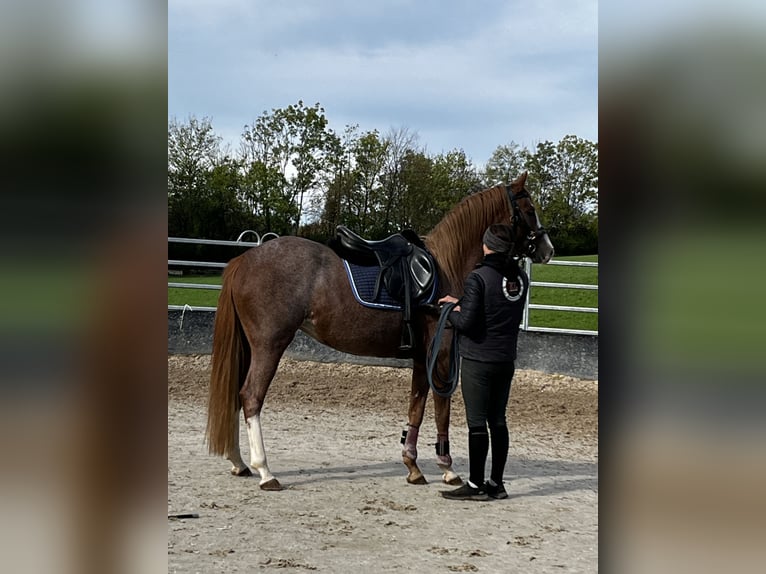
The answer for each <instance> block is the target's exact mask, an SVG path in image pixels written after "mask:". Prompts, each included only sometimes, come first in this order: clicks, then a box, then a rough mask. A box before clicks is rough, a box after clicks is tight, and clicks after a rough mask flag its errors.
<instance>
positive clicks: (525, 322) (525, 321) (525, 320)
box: [521, 259, 598, 335]
mask: <svg viewBox="0 0 766 574" xmlns="http://www.w3.org/2000/svg"><path fill="white" fill-rule="evenodd" d="M547 264H548V265H562V266H567V267H598V263H596V262H594V261H562V260H554V261H549V262H548V263H547ZM524 269H525V271H526V272H527V277H529V289H527V298H526V301H525V305H524V314H523V316H522V319H521V329H522V330H523V331H536V332H538V333H567V334H570V335H598V331H593V330H590V329H561V328H558V327H535V326H533V325H530V324H529V311H530V309H538V310H544V311H565V312H569V313H598V307H575V306H569V305H541V304H537V303H530V302H529V300H530V296H531V292H532V288H533V287H549V288H553V289H582V290H590V291H598V285H590V284H587V283H555V282H551V281H533V280H532V262H531V261H530V260H529V259H525V260H524Z"/></svg>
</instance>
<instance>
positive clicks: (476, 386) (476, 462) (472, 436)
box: [460, 359, 514, 486]
mask: <svg viewBox="0 0 766 574" xmlns="http://www.w3.org/2000/svg"><path fill="white" fill-rule="evenodd" d="M513 372H514V364H513V362H510V363H482V362H480V361H473V360H470V359H463V362H462V366H461V385H460V386H461V389H462V392H463V401H464V402H465V415H466V419H467V421H468V459H469V467H470V468H469V470H470V481H471V482H472V483H473V484H474V485H476V486H481V485H482V484H484V470H485V465H486V462H487V452H488V451H489V447H490V442H491V444H492V467H491V470H490V478H491V479H492V480H493V481H494V482H495V483H496V484H501V483H502V482H503V472H504V470H505V463H506V460H507V458H508V427H507V426H506V423H505V409H506V407H507V406H508V396H509V395H510V393H511V380H512V379H513ZM487 426H489V435H488V434H487Z"/></svg>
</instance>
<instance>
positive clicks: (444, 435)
mask: <svg viewBox="0 0 766 574" xmlns="http://www.w3.org/2000/svg"><path fill="white" fill-rule="evenodd" d="M451 400H452V399H451V397H440V396H439V395H437V394H435V393H434V417H435V419H436V464H437V465H438V466H439V468H440V469H441V470H442V472H443V473H444V474H443V475H442V480H443V481H444V482H445V483H447V484H452V485H456V486H457V485H460V484H463V480H462V479H461V478H460V476H459V475H458V474H457V473H456V472H455V471H454V470H452V456H450V453H449V420H450V408H451Z"/></svg>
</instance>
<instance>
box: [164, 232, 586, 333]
mask: <svg viewBox="0 0 766 574" xmlns="http://www.w3.org/2000/svg"><path fill="white" fill-rule="evenodd" d="M250 233H252V234H254V235H255V236H256V237H258V240H257V241H256V242H247V241H242V238H243V237H244V236H245V235H247V234H250ZM269 236H273V237H275V238H276V237H277V235H276V233H272V232H269V233H266V234H264V235H263V237H261V236H259V235H258V233H256V232H255V231H251V230H247V231H243V232H242V233H241V234H240V235H239V237H238V238H237V240H236V241H222V240H221V241H219V240H214V239H187V238H182V237H168V243H195V244H201V245H231V246H238V247H257V246H259V245H261V244H262V243H264V241H265V240H266V238H267V237H269ZM524 261H525V269H526V272H527V275H528V276H529V279H530V288H529V289H528V290H527V298H526V302H525V306H524V315H523V318H522V322H521V329H522V330H523V331H537V332H540V333H566V334H570V335H598V331H597V330H595V331H591V330H585V329H561V328H557V327H535V326H534V325H530V324H529V310H530V309H542V310H548V311H565V312H570V313H598V307H572V306H567V305H539V304H535V303H530V302H529V300H530V295H531V293H532V290H533V289H534V288H535V287H552V288H555V289H585V290H596V291H597V290H598V285H589V284H584V283H553V282H546V281H535V280H534V279H533V277H532V263H531V261H530V260H529V259H525V260H524ZM168 265H169V266H170V265H174V266H178V267H210V268H218V269H223V268H224V267H226V263H215V262H210V261H188V260H182V259H168ZM548 265H563V266H570V267H598V263H595V262H588V261H557V260H554V261H550V262H549V263H548ZM168 287H177V288H180V289H207V290H220V289H221V286H220V285H216V284H213V283H181V282H168ZM168 309H169V310H176V311H215V310H216V308H215V307H196V306H191V305H168Z"/></svg>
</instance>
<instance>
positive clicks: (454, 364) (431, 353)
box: [426, 303, 460, 397]
mask: <svg viewBox="0 0 766 574" xmlns="http://www.w3.org/2000/svg"><path fill="white" fill-rule="evenodd" d="M456 304H457V303H445V304H444V306H443V307H442V311H441V315H440V316H439V322H438V323H437V324H436V333H434V338H433V339H432V340H431V344H430V346H429V347H428V354H427V355H426V376H427V377H428V384H429V385H430V386H431V390H432V391H433V392H434V394H436V395H439V396H440V397H451V396H452V393H454V392H455V389H457V384H458V380H459V365H460V354H459V345H458V341H457V339H458V337H457V333H453V334H452V343H451V344H450V349H449V374H448V375H447V380H446V381H442V380H441V379H440V378H439V375H438V373H437V372H436V361H437V359H438V358H439V349H440V348H441V342H442V336H443V335H444V329H446V328H447V320H448V317H449V314H450V312H451V311H452V309H453V308H454V307H455V305H456ZM434 378H435V379H437V380H438V381H439V383H440V385H441V387H442V388H444V387H447V389H448V390H447V391H443V390H440V389H437V388H436V385H434Z"/></svg>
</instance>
